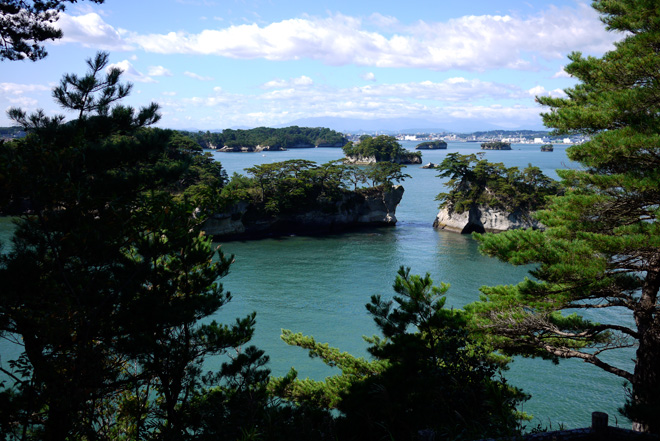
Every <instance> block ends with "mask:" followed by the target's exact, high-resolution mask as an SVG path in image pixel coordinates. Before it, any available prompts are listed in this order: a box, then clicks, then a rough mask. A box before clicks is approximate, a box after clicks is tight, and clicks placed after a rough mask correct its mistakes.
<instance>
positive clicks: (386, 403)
mask: <svg viewBox="0 0 660 441" xmlns="http://www.w3.org/2000/svg"><path fill="white" fill-rule="evenodd" d="M448 288H449V286H448V285H446V284H442V285H441V286H440V287H436V286H433V281H432V280H431V279H430V277H429V276H428V274H427V275H426V276H425V277H420V276H415V275H410V270H409V269H407V270H406V269H403V268H401V269H400V270H399V274H398V275H397V277H396V281H395V283H394V290H395V292H396V295H395V296H394V298H393V300H392V301H385V300H383V299H382V298H381V297H380V296H373V297H372V298H371V302H370V303H369V304H367V310H368V311H369V313H370V314H371V315H372V316H373V318H374V321H375V322H376V325H377V326H378V328H379V330H380V332H381V336H374V337H372V338H370V339H367V341H368V342H370V343H371V346H370V347H369V352H370V353H371V354H372V355H373V356H374V358H375V360H374V361H365V360H363V359H360V358H356V357H353V356H351V355H350V354H346V353H341V352H340V351H339V350H337V349H335V348H330V347H328V345H327V344H320V343H318V342H316V341H315V340H314V339H313V338H311V337H303V336H302V335H301V334H293V333H291V332H290V331H285V332H284V334H283V336H282V338H283V339H284V340H285V341H286V342H287V343H288V344H292V345H296V346H300V347H303V348H305V349H307V350H309V352H310V356H312V357H319V358H321V359H322V360H323V361H324V362H325V363H326V364H328V365H330V366H336V367H339V368H340V369H341V371H342V372H341V374H340V375H336V376H333V377H328V378H326V380H325V381H324V382H315V381H311V380H309V379H305V380H298V379H296V380H295V381H293V382H292V383H290V385H289V387H288V388H282V387H279V386H280V385H281V383H282V382H284V381H287V380H289V379H290V377H292V376H295V372H293V373H292V374H291V375H290V377H289V378H288V379H276V380H274V381H273V386H275V387H274V388H275V389H278V387H279V392H278V393H280V394H281V395H282V396H283V397H285V398H287V399H289V400H293V401H295V402H299V403H305V404H309V403H312V404H313V405H317V406H323V407H330V408H336V409H337V410H339V411H340V412H341V417H339V419H338V421H337V433H338V435H339V436H338V438H339V439H356V440H358V439H359V440H370V439H373V440H378V439H387V438H392V439H416V438H417V437H418V436H419V434H420V433H421V432H431V433H434V435H435V436H436V437H440V438H442V439H459V438H460V439H476V438H480V437H494V436H502V435H512V434H515V433H516V431H517V428H518V421H519V419H520V418H521V415H520V414H519V413H518V412H517V411H516V405H517V404H518V403H520V402H521V401H522V400H524V399H526V397H525V396H524V395H523V394H522V393H521V392H520V391H519V390H517V389H515V388H512V387H510V386H509V385H508V384H507V383H506V381H505V380H504V379H503V378H502V377H501V376H500V374H499V369H500V367H501V364H500V363H499V362H498V361H497V360H496V359H495V358H493V357H492V356H491V354H490V353H489V352H488V351H487V350H486V349H485V348H483V347H482V346H480V345H479V344H478V343H477V342H476V341H475V340H474V339H473V338H472V337H471V336H470V334H469V333H468V332H467V328H466V321H465V317H464V314H463V312H462V311H459V310H453V309H451V310H450V309H445V308H444V304H445V297H444V295H445V293H446V291H447V290H448Z"/></svg>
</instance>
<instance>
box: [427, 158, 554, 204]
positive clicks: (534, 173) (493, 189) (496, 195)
mask: <svg viewBox="0 0 660 441" xmlns="http://www.w3.org/2000/svg"><path fill="white" fill-rule="evenodd" d="M436 169H437V170H439V171H440V174H439V175H438V176H439V177H442V178H449V180H448V181H447V182H446V183H445V186H447V187H449V192H448V193H440V194H438V196H437V197H436V200H438V201H440V208H445V207H446V208H449V209H451V210H452V211H455V212H456V213H463V212H464V211H467V210H469V209H470V207H471V206H473V205H482V206H488V207H493V208H499V209H502V210H506V211H508V212H515V211H523V212H527V213H528V212H532V211H536V210H538V209H539V208H540V207H542V206H543V205H544V204H545V198H546V196H549V195H554V194H557V193H558V192H559V191H560V189H559V185H558V183H557V182H555V181H553V180H552V179H550V178H549V177H547V176H546V175H545V174H543V172H541V169H539V168H538V167H534V166H532V165H531V164H530V165H529V166H528V167H526V168H524V169H523V170H522V171H520V170H519V169H518V167H506V166H505V165H504V164H502V163H501V162H497V163H492V162H489V161H488V160H486V159H484V157H483V153H479V154H476V155H475V154H469V155H462V154H460V153H449V154H448V155H447V156H446V157H445V159H444V160H443V161H442V162H441V163H440V165H439V166H437V167H436Z"/></svg>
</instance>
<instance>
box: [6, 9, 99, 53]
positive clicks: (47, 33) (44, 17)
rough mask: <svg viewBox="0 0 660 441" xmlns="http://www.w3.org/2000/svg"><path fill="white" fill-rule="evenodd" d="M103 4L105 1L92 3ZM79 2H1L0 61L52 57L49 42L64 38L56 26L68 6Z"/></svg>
mask: <svg viewBox="0 0 660 441" xmlns="http://www.w3.org/2000/svg"><path fill="white" fill-rule="evenodd" d="M90 1H92V2H94V3H103V2H104V1H105V0H90ZM76 2H77V0H34V1H26V0H3V1H2V3H0V60H10V61H15V60H23V59H25V58H27V59H28V60H31V61H37V60H40V59H42V58H44V57H45V56H46V55H48V52H46V49H45V48H44V46H43V44H42V43H43V42H44V41H46V40H56V39H58V38H62V31H61V30H59V29H57V28H55V27H53V23H55V22H56V21H57V20H58V18H59V17H58V14H59V13H60V12H63V11H64V10H65V8H66V4H67V3H76Z"/></svg>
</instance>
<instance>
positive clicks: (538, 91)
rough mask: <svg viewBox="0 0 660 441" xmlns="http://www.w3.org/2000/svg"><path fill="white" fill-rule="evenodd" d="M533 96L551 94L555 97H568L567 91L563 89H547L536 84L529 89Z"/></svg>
mask: <svg viewBox="0 0 660 441" xmlns="http://www.w3.org/2000/svg"><path fill="white" fill-rule="evenodd" d="M527 93H529V94H530V95H531V96H544V95H547V96H551V97H554V98H564V97H566V92H564V91H563V90H562V89H554V90H546V89H545V87H543V86H535V87H532V88H531V89H529V90H528V91H527Z"/></svg>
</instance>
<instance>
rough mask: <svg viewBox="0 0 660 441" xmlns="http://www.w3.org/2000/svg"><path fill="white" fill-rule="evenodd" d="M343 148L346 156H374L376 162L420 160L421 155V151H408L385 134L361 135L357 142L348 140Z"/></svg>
mask: <svg viewBox="0 0 660 441" xmlns="http://www.w3.org/2000/svg"><path fill="white" fill-rule="evenodd" d="M343 150H344V154H345V155H346V156H347V157H353V158H360V157H361V158H375V160H376V162H397V163H406V162H410V161H411V160H412V159H415V160H416V161H417V162H420V161H421V157H422V153H421V152H409V151H408V150H406V149H404V148H403V147H401V144H400V143H399V141H397V140H396V138H395V137H393V136H387V135H378V136H376V137H372V136H369V135H363V136H361V137H360V142H359V143H357V144H355V143H353V142H349V143H348V144H346V145H345V146H344V147H343Z"/></svg>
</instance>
